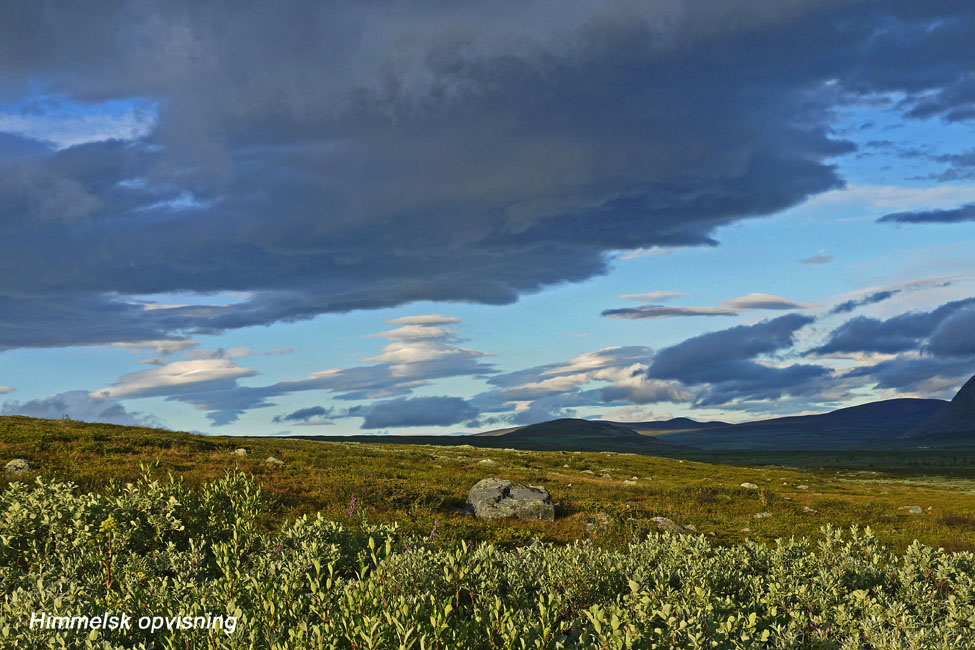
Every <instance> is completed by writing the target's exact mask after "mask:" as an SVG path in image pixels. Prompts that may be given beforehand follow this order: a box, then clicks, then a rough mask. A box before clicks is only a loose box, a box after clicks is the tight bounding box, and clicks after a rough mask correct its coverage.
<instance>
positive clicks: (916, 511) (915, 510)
mask: <svg viewBox="0 0 975 650" xmlns="http://www.w3.org/2000/svg"><path fill="white" fill-rule="evenodd" d="M898 510H903V511H904V514H905V515H923V514H924V508H922V507H921V506H901V507H900V508H898Z"/></svg>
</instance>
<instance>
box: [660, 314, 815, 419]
mask: <svg viewBox="0 0 975 650" xmlns="http://www.w3.org/2000/svg"><path fill="white" fill-rule="evenodd" d="M813 320H814V319H813V318H812V317H810V316H802V315H799V314H786V315H784V316H779V317H778V318H774V319H771V320H764V321H762V322H760V323H756V324H755V325H739V326H737V327H732V328H730V329H725V330H720V331H717V332H709V333H707V334H702V335H700V336H695V337H694V338H690V339H688V340H686V341H684V342H682V343H678V344H677V345H674V346H671V347H669V348H664V349H663V350H660V351H659V352H658V353H657V355H656V357H655V358H654V360H653V363H652V364H651V365H650V368H649V371H648V375H649V376H650V377H653V378H657V379H673V380H677V381H680V382H681V383H683V384H686V385H689V386H699V387H701V391H700V393H699V394H698V396H697V398H696V400H695V401H696V403H697V404H698V405H701V406H711V405H717V404H724V403H727V402H730V401H732V400H764V399H775V398H778V397H781V396H784V395H792V396H796V395H802V394H806V393H811V392H814V391H816V390H818V389H819V388H821V384H822V381H823V380H824V379H825V378H826V377H827V376H828V375H829V374H830V371H829V369H827V368H825V367H823V366H819V365H809V364H794V365H789V366H784V367H775V366H770V365H765V364H762V363H759V362H757V361H756V358H758V357H760V356H763V355H770V354H774V353H777V352H781V351H786V350H789V349H790V348H791V347H792V346H793V345H794V343H795V334H796V332H797V331H798V330H799V329H801V328H802V327H804V326H806V325H808V324H810V323H812V322H813Z"/></svg>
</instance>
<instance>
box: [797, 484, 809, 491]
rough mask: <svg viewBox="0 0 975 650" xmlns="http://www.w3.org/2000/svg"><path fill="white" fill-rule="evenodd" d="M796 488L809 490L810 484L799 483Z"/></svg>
mask: <svg viewBox="0 0 975 650" xmlns="http://www.w3.org/2000/svg"><path fill="white" fill-rule="evenodd" d="M796 489H797V490H808V489H809V486H808V485H797V486H796Z"/></svg>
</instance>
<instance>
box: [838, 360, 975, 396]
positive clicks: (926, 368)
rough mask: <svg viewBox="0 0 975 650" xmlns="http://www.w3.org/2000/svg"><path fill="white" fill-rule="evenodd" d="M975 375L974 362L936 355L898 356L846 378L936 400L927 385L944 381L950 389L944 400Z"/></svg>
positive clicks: (849, 374)
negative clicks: (912, 392) (913, 392)
mask: <svg viewBox="0 0 975 650" xmlns="http://www.w3.org/2000/svg"><path fill="white" fill-rule="evenodd" d="M973 372H975V359H973V358H972V357H968V358H954V359H942V358H938V357H933V356H924V357H913V356H898V357H895V358H894V359H890V360H887V361H882V362H880V363H877V364H874V365H872V366H862V367H860V368H856V369H854V370H851V371H850V372H848V373H847V374H846V375H844V377H848V378H858V379H860V380H861V381H862V379H864V378H867V379H870V380H873V381H874V382H876V386H877V388H880V389H887V390H897V391H901V392H907V391H920V392H921V394H923V395H927V396H931V397H935V395H932V394H931V392H930V391H929V390H926V389H925V388H924V387H925V385H930V384H931V382H932V381H934V382H945V383H947V385H948V386H949V387H948V388H947V390H946V391H945V392H944V393H943V394H942V395H941V397H944V398H947V399H950V398H951V397H952V396H953V395H954V393H955V391H957V389H958V387H960V386H961V384H962V383H964V381H965V380H966V379H968V378H970V377H971V376H972V373H973Z"/></svg>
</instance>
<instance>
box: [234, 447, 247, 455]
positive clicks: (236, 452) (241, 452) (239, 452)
mask: <svg viewBox="0 0 975 650" xmlns="http://www.w3.org/2000/svg"><path fill="white" fill-rule="evenodd" d="M231 453H233V455H234V456H247V455H248V454H250V453H251V452H249V451H247V450H246V449H244V448H243V447H241V448H240V449H234V450H233V452H231Z"/></svg>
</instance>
